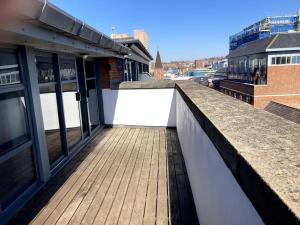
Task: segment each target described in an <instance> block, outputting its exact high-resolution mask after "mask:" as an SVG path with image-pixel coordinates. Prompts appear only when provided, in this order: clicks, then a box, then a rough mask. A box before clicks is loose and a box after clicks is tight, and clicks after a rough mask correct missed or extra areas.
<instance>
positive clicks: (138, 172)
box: [9, 128, 198, 225]
mask: <svg viewBox="0 0 300 225" xmlns="http://www.w3.org/2000/svg"><path fill="white" fill-rule="evenodd" d="M9 224H18V225H23V224H33V225H41V224H47V225H48V224H63V225H66V224H70V225H73V224H124V225H125V224H135V225H142V224H145V225H151V224H157V225H164V224H172V225H177V224H187V225H193V224H198V219H197V215H196V211H195V207H194V202H193V198H192V195H191V190H190V186H189V181H188V177H187V174H186V169H185V165H184V162H183V158H182V154H181V150H180V145H179V142H178V139H177V134H176V130H169V129H164V128H111V129H105V130H104V131H103V132H102V133H101V134H100V135H99V136H98V137H97V138H96V139H95V140H94V141H93V142H92V143H91V144H90V145H89V146H88V147H87V148H85V149H84V150H83V151H81V152H80V153H79V154H78V155H77V156H76V157H75V158H74V159H73V160H72V161H71V162H70V163H69V164H68V165H67V166H66V167H65V168H64V169H63V170H62V171H61V172H60V173H59V174H58V175H56V176H55V177H54V178H52V179H51V180H50V181H49V183H48V184H47V185H46V186H45V188H43V189H42V190H41V191H40V192H39V193H38V194H37V195H36V196H35V197H34V198H33V199H32V200H31V201H30V202H29V203H28V204H27V205H26V206H25V207H24V208H23V209H22V210H21V211H20V212H19V213H18V214H17V215H16V216H15V217H14V218H13V219H12V220H11V221H10V222H9Z"/></svg>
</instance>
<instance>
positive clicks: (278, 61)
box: [276, 57, 281, 65]
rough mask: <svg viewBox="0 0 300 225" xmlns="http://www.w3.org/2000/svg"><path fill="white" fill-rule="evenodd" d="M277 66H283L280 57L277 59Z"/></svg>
mask: <svg viewBox="0 0 300 225" xmlns="http://www.w3.org/2000/svg"><path fill="white" fill-rule="evenodd" d="M276 64H277V65H279V64H281V58H280V57H276Z"/></svg>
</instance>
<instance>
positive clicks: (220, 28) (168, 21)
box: [50, 0, 300, 61]
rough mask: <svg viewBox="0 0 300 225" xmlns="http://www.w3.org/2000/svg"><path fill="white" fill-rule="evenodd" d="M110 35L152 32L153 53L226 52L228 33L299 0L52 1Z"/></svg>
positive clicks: (177, 56) (183, 56) (290, 9)
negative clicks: (112, 33)
mask: <svg viewBox="0 0 300 225" xmlns="http://www.w3.org/2000/svg"><path fill="white" fill-rule="evenodd" d="M50 2H52V3H54V4H55V5H57V6H58V7H60V8H62V9H63V10H65V11H67V12H68V13H70V14H71V15H73V16H75V17H77V18H79V19H81V20H83V21H84V22H86V23H88V24H89V25H91V26H93V27H94V28H96V29H98V30H99V31H102V32H104V33H105V34H107V35H110V34H111V27H112V26H115V27H116V32H117V33H128V34H132V31H133V30H134V29H144V30H145V31H146V32H148V33H149V42H150V51H151V54H152V55H153V56H155V54H156V50H157V48H159V50H160V53H161V57H162V60H163V61H171V60H194V59H198V58H203V57H210V56H224V55H226V54H227V53H228V38H229V35H231V34H234V33H236V32H238V31H240V30H241V29H242V28H244V27H245V26H248V25H250V24H251V23H253V22H256V21H257V20H259V19H262V18H264V17H266V16H272V15H290V14H295V13H296V12H297V10H299V9H300V1H299V0H281V1H271V0H268V1H267V0H251V1H247V0H239V1H238V0H226V1H221V0H219V1H216V0H209V1H203V0H184V1H179V0H147V1H143V0H140V1H138V0H106V1H103V0H50Z"/></svg>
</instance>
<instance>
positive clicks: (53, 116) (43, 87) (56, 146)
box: [36, 54, 65, 165]
mask: <svg viewBox="0 0 300 225" xmlns="http://www.w3.org/2000/svg"><path fill="white" fill-rule="evenodd" d="M36 67H37V72H38V82H39V89H40V100H41V107H42V113H43V121H44V129H45V135H46V142H47V147H48V156H49V161H50V165H53V163H55V162H56V161H57V160H58V159H60V158H62V157H63V156H64V155H65V152H64V149H63V147H62V129H61V124H60V122H59V113H58V104H57V103H58V100H57V99H58V94H59V93H58V85H59V84H58V81H57V77H56V76H55V74H54V69H53V55H50V54H49V55H43V56H37V57H36Z"/></svg>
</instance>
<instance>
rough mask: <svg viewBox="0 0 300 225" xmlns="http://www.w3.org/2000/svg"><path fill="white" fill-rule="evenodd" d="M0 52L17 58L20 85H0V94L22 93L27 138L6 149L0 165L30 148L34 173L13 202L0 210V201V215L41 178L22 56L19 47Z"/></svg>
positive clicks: (0, 156) (1, 155)
mask: <svg viewBox="0 0 300 225" xmlns="http://www.w3.org/2000/svg"><path fill="white" fill-rule="evenodd" d="M0 51H1V52H9V53H14V54H15V55H16V58H17V63H18V69H19V76H20V83H16V84H9V85H3V86H2V85H1V86H0V94H6V93H12V92H18V91H22V92H23V94H24V102H25V106H26V107H25V117H26V127H27V129H28V130H27V131H28V135H29V138H28V140H25V141H24V142H23V143H20V144H17V145H16V146H12V147H11V148H9V149H6V150H5V151H4V152H3V153H1V154H0V164H2V163H4V162H6V161H7V160H9V159H11V158H12V157H14V156H16V155H18V154H19V153H21V152H23V151H26V150H28V148H31V151H32V154H33V162H32V163H33V165H34V172H35V178H36V179H35V181H34V182H33V183H32V184H30V185H29V186H28V187H27V188H26V189H25V190H24V192H22V193H13V195H15V197H14V200H12V202H11V203H10V204H9V205H8V206H6V207H5V208H2V207H3V206H2V201H1V200H0V213H1V212H3V211H4V210H6V209H8V208H10V207H11V205H14V204H15V203H16V202H18V201H19V199H20V198H22V196H23V195H24V194H26V193H27V192H28V191H29V190H32V189H33V187H35V186H36V185H38V183H39V180H40V178H41V173H40V167H39V163H38V156H37V146H36V145H35V144H34V130H33V118H32V113H31V112H32V103H31V101H30V98H29V94H28V93H29V87H28V80H27V77H26V76H29V75H28V74H27V72H26V70H25V68H24V67H25V60H23V59H22V55H21V52H20V49H19V47H17V46H9V47H8V48H6V47H2V46H0Z"/></svg>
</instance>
